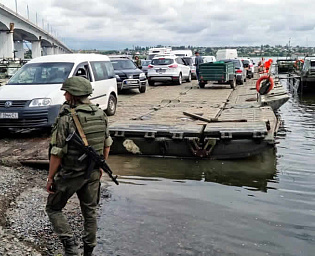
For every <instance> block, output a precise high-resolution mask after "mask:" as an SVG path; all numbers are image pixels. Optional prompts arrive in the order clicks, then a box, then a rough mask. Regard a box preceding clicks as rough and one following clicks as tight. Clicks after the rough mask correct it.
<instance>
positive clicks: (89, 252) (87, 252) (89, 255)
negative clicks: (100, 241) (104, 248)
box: [83, 243, 94, 256]
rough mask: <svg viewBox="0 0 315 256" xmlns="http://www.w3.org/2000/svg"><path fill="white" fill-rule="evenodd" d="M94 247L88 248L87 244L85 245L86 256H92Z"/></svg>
mask: <svg viewBox="0 0 315 256" xmlns="http://www.w3.org/2000/svg"><path fill="white" fill-rule="evenodd" d="M93 249H94V247H91V246H88V245H87V244H86V243H84V254H83V255H84V256H92V255H93V254H92V252H93Z"/></svg>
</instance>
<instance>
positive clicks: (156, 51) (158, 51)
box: [148, 47, 172, 60]
mask: <svg viewBox="0 0 315 256" xmlns="http://www.w3.org/2000/svg"><path fill="white" fill-rule="evenodd" d="M171 51H172V48H170V47H163V48H150V49H149V52H148V60H152V59H153V58H154V57H155V55H158V54H159V55H160V54H170V53H171Z"/></svg>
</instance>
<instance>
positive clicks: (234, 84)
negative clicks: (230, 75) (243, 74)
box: [230, 78, 236, 89]
mask: <svg viewBox="0 0 315 256" xmlns="http://www.w3.org/2000/svg"><path fill="white" fill-rule="evenodd" d="M230 86H231V88H232V89H235V87H236V79H235V78H234V79H233V80H231V81H230Z"/></svg>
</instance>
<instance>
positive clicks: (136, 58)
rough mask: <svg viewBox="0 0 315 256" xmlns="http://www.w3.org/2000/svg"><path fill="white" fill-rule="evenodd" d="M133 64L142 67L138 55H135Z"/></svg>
mask: <svg viewBox="0 0 315 256" xmlns="http://www.w3.org/2000/svg"><path fill="white" fill-rule="evenodd" d="M135 64H136V66H137V67H138V68H140V69H141V68H142V66H141V60H140V59H139V56H135Z"/></svg>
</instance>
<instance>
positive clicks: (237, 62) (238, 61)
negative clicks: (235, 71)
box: [232, 60, 242, 68]
mask: <svg viewBox="0 0 315 256" xmlns="http://www.w3.org/2000/svg"><path fill="white" fill-rule="evenodd" d="M232 61H233V62H234V66H235V67H236V68H240V67H241V66H242V65H241V62H240V60H232Z"/></svg>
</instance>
